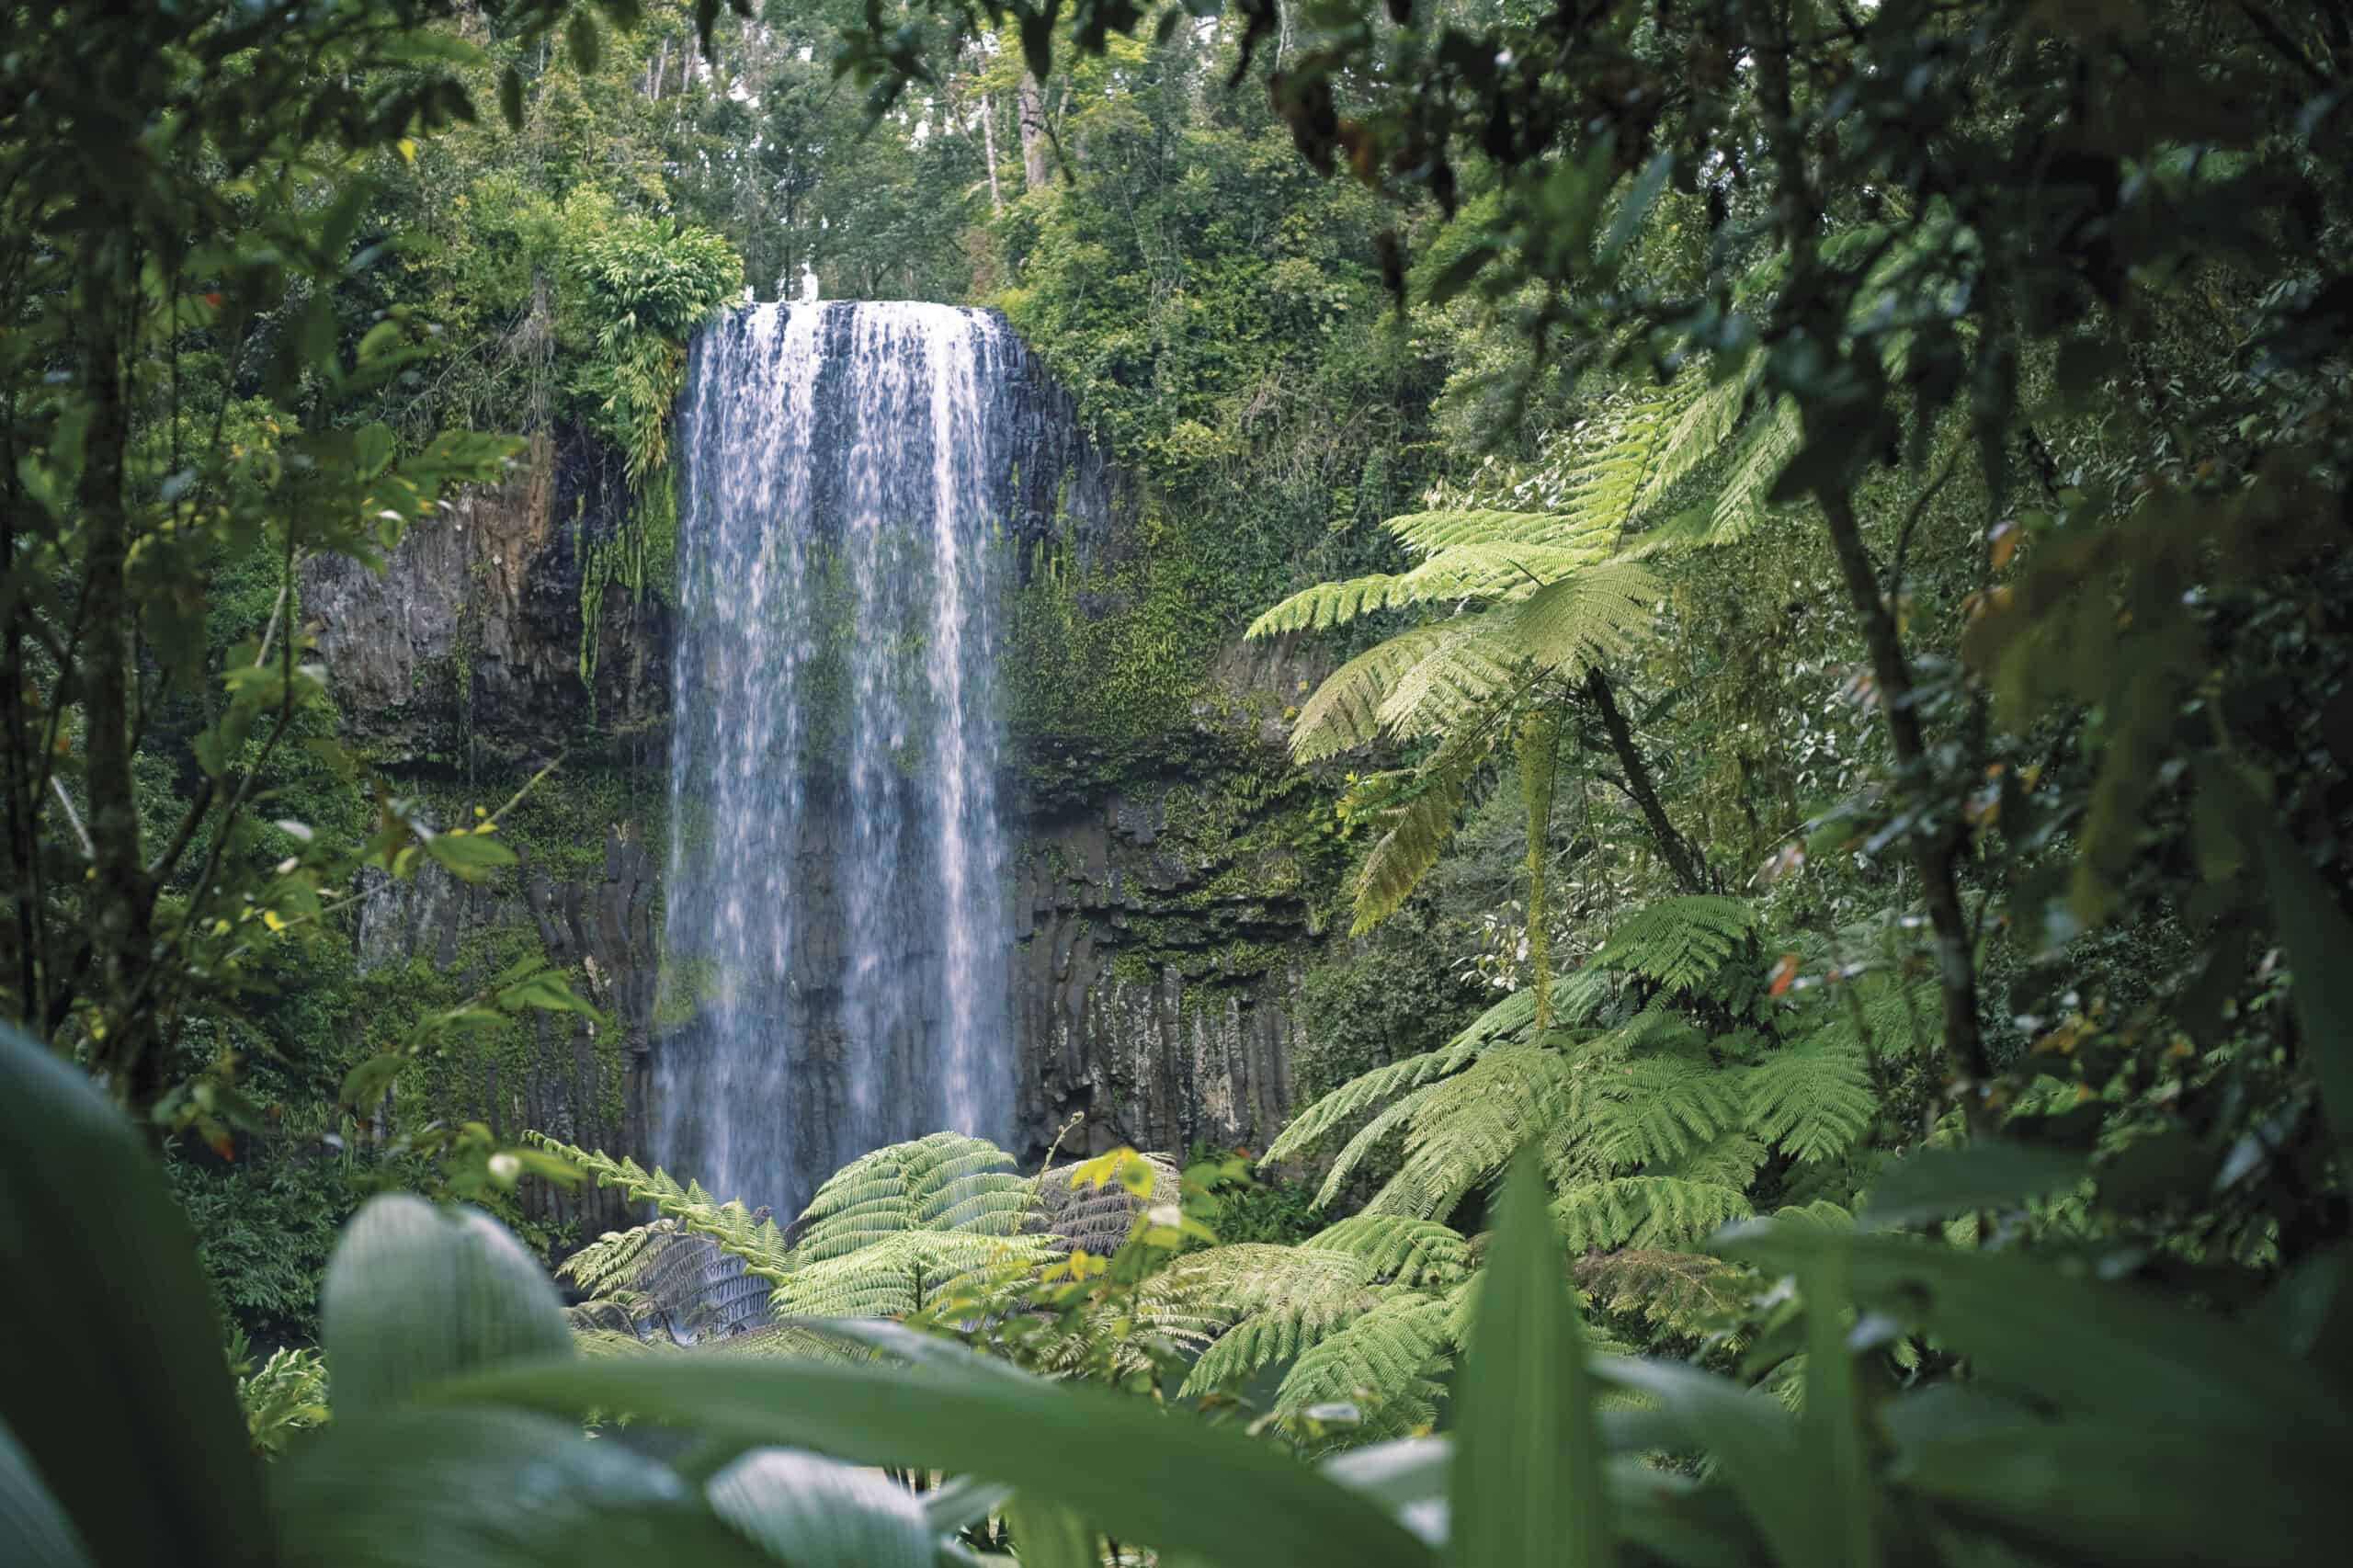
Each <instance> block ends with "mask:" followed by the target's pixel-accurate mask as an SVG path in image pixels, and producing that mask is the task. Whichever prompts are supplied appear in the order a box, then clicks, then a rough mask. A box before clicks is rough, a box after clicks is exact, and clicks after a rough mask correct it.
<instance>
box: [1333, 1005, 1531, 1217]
mask: <svg viewBox="0 0 2353 1568" xmlns="http://www.w3.org/2000/svg"><path fill="white" fill-rule="evenodd" d="M1574 1073H1575V1069H1574V1065H1573V1064H1572V1062H1570V1060H1569V1059H1568V1058H1567V1057H1566V1056H1564V1055H1563V1054H1562V1053H1561V1052H1559V1051H1547V1050H1544V1049H1542V1048H1540V1047H1537V1046H1526V1045H1503V1046H1496V1047H1495V1048H1494V1049H1492V1050H1490V1051H1486V1052H1485V1053H1483V1055H1481V1056H1480V1058H1479V1059H1478V1061H1476V1062H1473V1063H1472V1065H1471V1066H1469V1067H1468V1068H1466V1069H1464V1070H1463V1071H1462V1072H1461V1073H1458V1074H1454V1075H1453V1076H1452V1077H1450V1078H1444V1079H1441V1080H1439V1081H1438V1083H1436V1084H1434V1085H1431V1086H1430V1092H1429V1094H1428V1095H1427V1096H1426V1097H1425V1098H1424V1099H1423V1100H1422V1102H1421V1104H1420V1105H1419V1106H1418V1107H1417V1108H1416V1110H1415V1116H1414V1119H1413V1126H1412V1129H1411V1131H1408V1133H1407V1134H1406V1138H1405V1157H1404V1161H1403V1162H1402V1163H1401V1164H1400V1165H1399V1166H1398V1169H1397V1174H1396V1175H1395V1176H1392V1177H1390V1179H1389V1181H1388V1182H1387V1184H1385V1185H1384V1186H1383V1187H1381V1190H1380V1191H1379V1192H1378V1193H1376V1194H1374V1195H1373V1198H1372V1200H1371V1201H1370V1203H1368V1204H1366V1205H1365V1212H1367V1213H1370V1214H1397V1215H1404V1216H1407V1217H1410V1218H1414V1219H1421V1220H1429V1219H1438V1218H1440V1217H1443V1216H1444V1215H1446V1214H1449V1213H1451V1212H1452V1211H1453V1210H1454V1207H1455V1205H1456V1204H1458V1203H1460V1202H1461V1201H1462V1199H1463V1197H1464V1195H1465V1194H1467V1193H1468V1192H1470V1190H1471V1189H1472V1187H1477V1186H1480V1185H1481V1184H1483V1183H1484V1182H1487V1181H1489V1180H1492V1179H1493V1178H1494V1176H1495V1174H1496V1173H1497V1172H1499V1171H1501V1170H1502V1169H1503V1167H1504V1165H1506V1163H1507V1162H1508V1161H1509V1160H1510V1158H1511V1156H1512V1154H1513V1153H1514V1152H1515V1151H1517V1150H1518V1148H1519V1146H1520V1145H1521V1144H1522V1143H1524V1142H1528V1141H1529V1139H1531V1138H1537V1137H1541V1136H1542V1135H1543V1134H1544V1133H1545V1132H1546V1131H1547V1130H1548V1128H1549V1126H1550V1124H1551V1123H1552V1121H1553V1120H1555V1119H1557V1118H1558V1117H1559V1116H1560V1115H1561V1114H1562V1108H1563V1104H1564V1102H1565V1100H1566V1098H1567V1096H1568V1095H1569V1093H1570V1090H1571V1087H1572V1080H1573V1078H1574Z"/></svg>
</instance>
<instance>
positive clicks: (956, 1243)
mask: <svg viewBox="0 0 2353 1568" xmlns="http://www.w3.org/2000/svg"><path fill="white" fill-rule="evenodd" d="M1058 1251H1059V1249H1058V1248H1056V1247H1055V1246H1053V1245H1052V1244H1051V1241H1050V1240H1048V1239H1047V1238H1043V1237H1039V1236H1007V1235H975V1234H972V1233H961V1232H953V1231H902V1232H899V1233H895V1234H891V1235H885V1236H882V1237H881V1238H879V1239H877V1240H874V1241H871V1242H869V1243H867V1244H864V1245H861V1246H858V1247H856V1248H853V1249H849V1250H845V1251H839V1252H835V1253H833V1254H831V1255H829V1256H825V1257H823V1258H819V1259H816V1260H814V1261H813V1262H809V1263H806V1264H804V1265H802V1266H801V1267H799V1268H796V1269H794V1270H793V1271H792V1272H791V1273H790V1274H788V1275H787V1276H785V1278H784V1279H783V1281H782V1282H781V1283H779V1285H778V1287H777V1290H776V1305H777V1309H778V1310H779V1312H785V1313H788V1314H790V1315H792V1316H796V1317H843V1318H887V1317H904V1316H905V1315H907V1314H908V1313H909V1312H915V1311H917V1310H918V1309H920V1308H922V1307H926V1306H928V1305H930V1304H931V1302H932V1301H933V1300H934V1299H935V1298H937V1297H939V1296H942V1295H946V1294H949V1293H952V1292H954V1291H956V1290H959V1289H960V1288H961V1287H962V1286H963V1285H965V1284H966V1283H968V1282H969V1281H971V1280H972V1279H975V1278H979V1277H980V1276H982V1275H983V1274H984V1273H986V1272H987V1271H988V1270H990V1269H991V1268H993V1267H1008V1266H1009V1267H1019V1268H1024V1269H1027V1268H1030V1267H1037V1266H1040V1265H1042V1264H1044V1263H1046V1262H1047V1261H1048V1260H1050V1259H1051V1258H1052V1257H1053V1256H1056V1255H1057V1253H1058Z"/></svg>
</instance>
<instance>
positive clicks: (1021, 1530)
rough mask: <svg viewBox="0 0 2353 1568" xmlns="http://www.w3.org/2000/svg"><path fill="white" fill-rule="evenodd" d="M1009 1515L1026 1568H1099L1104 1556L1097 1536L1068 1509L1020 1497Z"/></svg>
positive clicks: (1009, 1506)
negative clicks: (1096, 1538)
mask: <svg viewBox="0 0 2353 1568" xmlns="http://www.w3.org/2000/svg"><path fill="white" fill-rule="evenodd" d="M1005 1513H1006V1522H1007V1523H1009V1524H1010V1525H1012V1527H1013V1549H1014V1552H1015V1554H1016V1555H1017V1556H1018V1557H1019V1558H1020V1560H1021V1562H1022V1564H1023V1568H1099V1565H1100V1564H1101V1562H1102V1561H1103V1554H1102V1552H1101V1551H1098V1550H1097V1547H1096V1544H1095V1532H1094V1531H1093V1530H1091V1529H1088V1528H1086V1520H1085V1519H1082V1518H1080V1517H1078V1516H1077V1515H1076V1514H1074V1513H1072V1512H1071V1511H1070V1510H1069V1509H1068V1508H1062V1507H1057V1506H1054V1505H1053V1504H1051V1503H1045V1502H1039V1501H1036V1500H1033V1499H1029V1498H1025V1497H1019V1496H1017V1497H1015V1498H1014V1499H1013V1501H1012V1502H1010V1503H1008V1504H1006V1508H1005Z"/></svg>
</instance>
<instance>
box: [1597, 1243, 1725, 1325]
mask: <svg viewBox="0 0 2353 1568" xmlns="http://www.w3.org/2000/svg"><path fill="white" fill-rule="evenodd" d="M1575 1270H1576V1280H1577V1286H1578V1288H1579V1289H1580V1290H1584V1291H1586V1293H1587V1294H1588V1295H1590V1296H1592V1297H1593V1299H1594V1300H1595V1301H1597V1302H1599V1303H1600V1304H1601V1305H1602V1306H1604V1307H1606V1308H1608V1310H1609V1311H1611V1312H1641V1313H1642V1314H1643V1316H1644V1317H1647V1318H1648V1319H1650V1320H1651V1322H1653V1323H1654V1324H1660V1325H1661V1326H1663V1327H1665V1328H1667V1329H1670V1330H1672V1331H1673V1332H1675V1333H1677V1334H1682V1335H1693V1336H1697V1335H1703V1334H1713V1333H1720V1332H1722V1330H1724V1329H1725V1328H1726V1327H1727V1326H1729V1325H1730V1324H1733V1323H1734V1322H1735V1321H1737V1319H1738V1316H1739V1313H1740V1312H1741V1309H1742V1308H1743V1307H1745V1305H1747V1303H1748V1300H1749V1297H1750V1295H1751V1294H1752V1292H1753V1290H1754V1285H1755V1277H1754V1276H1752V1275H1750V1274H1749V1273H1748V1272H1747V1271H1746V1270H1745V1269H1742V1268H1739V1267H1735V1266H1734V1265H1733V1264H1729V1263H1726V1262H1725V1261H1724V1260H1723V1259H1722V1258H1720V1257H1711V1256H1708V1255H1707V1254H1705V1253H1696V1252H1675V1251H1669V1250H1665V1249H1661V1248H1628V1249H1626V1250H1623V1251H1620V1252H1611V1253H1588V1254H1586V1256H1583V1257H1580V1258H1578V1259H1577V1260H1576V1264H1575Z"/></svg>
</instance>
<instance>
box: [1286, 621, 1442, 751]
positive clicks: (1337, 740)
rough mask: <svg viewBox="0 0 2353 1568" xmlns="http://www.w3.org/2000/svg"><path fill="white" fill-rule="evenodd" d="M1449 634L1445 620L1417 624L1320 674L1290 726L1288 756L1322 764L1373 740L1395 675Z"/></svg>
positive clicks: (1402, 674)
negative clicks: (1432, 623)
mask: <svg viewBox="0 0 2353 1568" xmlns="http://www.w3.org/2000/svg"><path fill="white" fill-rule="evenodd" d="M1452 634H1453V633H1452V630H1451V629H1450V628H1449V627H1448V626H1446V625H1444V624H1443V623H1441V624H1438V625H1436V626H1417V627H1415V629H1414V630H1413V631H1407V632H1404V633H1401V634H1400V635H1398V636H1395V637H1392V638H1390V639H1389V640H1388V641H1387V642H1382V643H1380V644H1378V645H1376V646H1375V647H1373V648H1371V649H1370V650H1369V651H1368V652H1365V653H1359V654H1358V655H1357V656H1356V657H1355V658H1353V659H1350V660H1349V661H1348V662H1347V664H1345V665H1341V666H1340V667H1339V668H1338V669H1336V670H1335V671H1333V672H1332V673H1331V675H1329V676H1326V677H1324V684H1323V685H1321V686H1319V687H1316V688H1315V692H1314V695H1313V696H1312V697H1310V698H1309V699H1307V701H1306V702H1305V703H1304V704H1303V705H1302V707H1301V708H1300V710H1299V718H1298V720H1297V721H1296V722H1294V723H1293V724H1292V725H1291V732H1290V755H1291V760H1292V761H1294V762H1298V763H1301V764H1306V763H1311V762H1321V761H1323V760H1324V758H1326V757H1331V756H1338V755H1339V754H1340V753H1342V752H1344V751H1349V750H1352V749H1354V748H1355V747H1357V746H1360V745H1363V744H1367V743H1368V742H1370V741H1371V740H1372V739H1373V737H1374V736H1376V735H1378V734H1379V733H1381V703H1382V702H1383V701H1384V700H1386V699H1387V698H1388V695H1389V693H1390V691H1391V690H1392V688H1393V687H1395V686H1396V684H1397V681H1398V679H1399V678H1400V677H1401V676H1404V674H1405V672H1406V671H1408V670H1410V669H1412V668H1413V667H1414V666H1415V665H1418V664H1420V663H1421V662H1422V660H1423V659H1424V658H1426V657H1427V656H1428V654H1429V653H1431V652H1432V651H1433V650H1434V649H1435V648H1436V647H1437V645H1438V643H1440V642H1444V641H1445V640H1446V639H1447V638H1448V637H1449V636H1451V635H1452Z"/></svg>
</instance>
